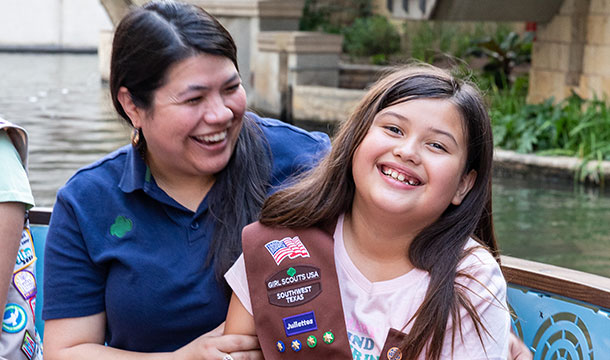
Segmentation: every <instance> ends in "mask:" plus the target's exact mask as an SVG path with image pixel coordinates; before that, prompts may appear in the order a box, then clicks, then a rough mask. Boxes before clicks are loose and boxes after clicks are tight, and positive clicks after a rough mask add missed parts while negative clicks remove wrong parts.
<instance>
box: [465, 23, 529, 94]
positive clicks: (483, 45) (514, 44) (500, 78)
mask: <svg viewBox="0 0 610 360" xmlns="http://www.w3.org/2000/svg"><path fill="white" fill-rule="evenodd" d="M533 39H534V34H533V33H530V32H528V33H525V35H524V36H523V37H520V36H519V34H517V33H516V32H514V31H510V32H508V33H506V34H504V33H503V32H501V31H498V32H496V34H495V36H484V37H482V38H480V39H478V40H476V41H475V42H474V44H473V47H472V48H471V49H470V51H469V52H468V53H469V54H471V55H474V56H477V57H485V58H486V59H487V63H486V64H485V65H484V66H483V72H484V73H485V74H488V75H490V76H493V78H494V82H495V83H496V85H497V86H498V87H500V88H504V87H508V86H510V83H511V81H512V79H511V73H512V70H513V68H514V67H515V66H517V65H520V64H523V63H530V62H531V59H532V42H533Z"/></svg>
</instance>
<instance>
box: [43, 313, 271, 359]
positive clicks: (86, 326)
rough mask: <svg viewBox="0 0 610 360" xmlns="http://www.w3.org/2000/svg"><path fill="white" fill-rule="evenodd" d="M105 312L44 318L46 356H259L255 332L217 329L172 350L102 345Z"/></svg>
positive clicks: (203, 357) (257, 357)
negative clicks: (226, 332)
mask: <svg viewBox="0 0 610 360" xmlns="http://www.w3.org/2000/svg"><path fill="white" fill-rule="evenodd" d="M105 326H106V313H103V312H102V313H98V314H94V315H90V316H83V317H78V318H66V319H56V320H47V321H46V322H45V334H44V358H45V360H57V359H91V360H96V359H113V360H114V359H117V360H165V359H167V360H178V359H184V360H191V359H192V360H196V359H201V360H206V359H222V358H223V356H224V355H226V354H229V353H230V354H231V355H232V356H233V358H234V359H236V360H237V359H252V360H254V359H262V355H261V354H260V351H256V350H255V349H258V348H259V344H258V340H257V339H256V337H255V336H245V335H224V336H217V335H216V333H218V331H214V330H213V331H211V332H210V333H208V334H205V335H202V336H200V337H198V338H197V339H195V340H193V341H192V342H191V343H189V344H187V345H185V346H184V347H182V348H180V349H178V350H176V351H175V352H173V353H138V352H132V351H125V350H120V349H116V348H112V347H109V346H104V333H105Z"/></svg>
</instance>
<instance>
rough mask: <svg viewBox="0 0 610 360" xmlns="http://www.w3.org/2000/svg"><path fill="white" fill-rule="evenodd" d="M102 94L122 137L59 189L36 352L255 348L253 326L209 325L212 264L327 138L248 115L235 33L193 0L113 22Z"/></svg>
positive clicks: (213, 302)
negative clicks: (244, 331) (226, 332)
mask: <svg viewBox="0 0 610 360" xmlns="http://www.w3.org/2000/svg"><path fill="white" fill-rule="evenodd" d="M110 91H111V96H112V99H113V103H114V106H115V108H116V110H117V111H118V113H119V114H120V115H121V116H122V117H123V118H124V119H125V120H126V121H127V123H128V124H129V125H130V126H132V127H133V129H134V132H133V139H132V145H131V146H126V147H123V148H121V149H118V150H117V151H115V152H113V153H111V154H109V155H107V156H106V157H104V158H103V159H101V160H99V161H97V162H96V163H94V164H91V165H89V166H87V167H85V168H83V169H81V170H79V171H78V172H77V173H76V174H75V175H74V176H73V177H72V178H71V179H70V180H69V181H68V182H67V184H66V185H65V186H64V187H63V188H62V189H60V191H59V192H58V196H57V201H56V204H55V207H54V210H53V216H52V219H51V223H50V227H49V233H48V236H47V245H46V252H45V279H46V281H45V284H44V286H45V303H44V307H43V318H44V319H45V320H46V322H45V338H44V341H45V358H46V359H77V358H87V359H106V358H112V359H119V358H120V359H132V358H138V359H140V358H151V359H152V358H155V359H156V358H160V359H161V358H172V359H173V358H176V359H199V358H201V359H210V358H211V359H221V358H223V356H225V355H227V354H229V353H230V354H231V355H232V356H233V358H234V359H248V358H258V357H260V353H259V352H256V351H251V350H253V349H257V348H258V343H257V340H256V338H255V337H250V336H212V335H216V334H220V333H221V330H218V331H216V332H213V333H209V332H210V331H212V330H213V329H215V328H217V327H218V326H219V325H220V324H221V323H222V322H223V321H224V319H225V316H226V312H227V307H228V301H229V297H228V294H229V292H228V289H227V288H226V286H225V285H224V282H223V281H221V279H222V274H224V272H225V271H226V270H227V269H228V267H229V266H230V265H231V264H232V263H233V262H234V260H235V259H236V258H237V256H238V255H239V254H240V252H241V246H240V236H239V235H240V232H241V228H242V227H243V226H244V225H245V224H247V223H249V222H252V221H254V220H255V219H256V218H257V216H258V212H259V210H260V206H261V204H262V201H263V199H264V197H265V196H266V195H267V194H268V193H269V192H270V190H271V189H272V188H273V186H276V185H279V184H280V183H281V182H282V181H283V180H284V179H285V178H286V177H287V176H289V175H291V174H293V173H295V172H298V171H300V170H302V169H303V168H308V167H310V166H311V165H312V162H313V161H314V160H315V159H317V158H318V157H319V153H320V152H324V151H325V150H326V149H327V148H328V146H329V141H328V137H327V136H326V135H321V134H317V133H307V132H305V131H303V130H300V129H297V128H295V127H292V126H289V125H286V124H283V123H281V122H279V121H276V120H270V119H262V118H259V117H257V116H256V115H254V114H252V113H247V112H246V95H245V92H244V89H243V87H242V85H241V80H240V77H239V73H238V69H237V59H236V49H235V44H234V42H233V40H232V38H231V36H230V35H229V33H228V32H227V31H226V30H225V29H224V28H223V27H222V26H221V25H220V24H219V23H218V22H217V21H216V20H215V19H214V18H213V17H212V16H210V15H209V14H207V13H206V12H205V11H203V10H202V9H200V8H198V7H195V6H192V5H187V4H181V3H173V2H167V1H163V2H152V3H148V4H146V5H145V6H144V7H142V8H138V9H135V10H133V11H132V12H130V13H129V14H128V15H127V16H126V17H125V18H124V19H123V20H122V21H121V23H120V24H119V26H118V27H117V29H116V33H115V38H114V42H113V51H112V60H111V75H110ZM206 333H208V334H206ZM201 334H206V335H201ZM104 344H107V346H104ZM142 353H148V354H142Z"/></svg>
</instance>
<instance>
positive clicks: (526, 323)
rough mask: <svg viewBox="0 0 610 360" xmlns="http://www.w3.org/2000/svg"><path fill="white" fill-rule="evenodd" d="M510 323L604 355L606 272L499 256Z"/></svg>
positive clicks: (554, 349) (590, 355)
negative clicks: (601, 274) (581, 269)
mask: <svg viewBox="0 0 610 360" xmlns="http://www.w3.org/2000/svg"><path fill="white" fill-rule="evenodd" d="M50 214H51V213H50V209H35V210H34V211H31V212H30V221H31V224H32V226H31V230H32V237H33V239H34V247H35V252H36V256H37V257H38V263H37V269H36V276H37V281H38V284H39V286H38V293H37V295H36V304H37V306H36V316H35V318H36V328H37V329H38V332H39V333H40V336H41V337H42V336H43V335H44V322H43V320H42V316H41V311H42V305H43V286H42V283H43V277H44V274H43V263H44V241H45V238H46V235H47V230H48V223H49V218H50ZM501 261H502V270H503V272H504V276H505V277H506V280H507V281H508V283H509V287H508V302H509V309H510V311H511V318H512V328H513V330H514V332H515V333H516V334H517V335H518V336H519V337H521V339H523V341H524V342H525V344H526V345H527V346H529V348H530V349H531V350H532V352H533V353H534V360H602V359H610V278H606V277H602V276H597V275H593V274H588V273H583V272H579V271H575V270H570V269H565V268H561V267H557V266H552V265H547V264H541V263H538V262H534V261H528V260H523V259H517V258H513V257H508V256H502V258H501Z"/></svg>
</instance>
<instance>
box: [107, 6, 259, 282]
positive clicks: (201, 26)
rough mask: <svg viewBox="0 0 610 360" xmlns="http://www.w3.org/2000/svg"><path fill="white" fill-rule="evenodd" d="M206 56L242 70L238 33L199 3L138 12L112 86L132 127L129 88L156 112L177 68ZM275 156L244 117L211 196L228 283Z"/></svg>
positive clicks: (124, 28) (116, 55) (125, 35)
mask: <svg viewBox="0 0 610 360" xmlns="http://www.w3.org/2000/svg"><path fill="white" fill-rule="evenodd" d="M201 53H205V54H212V55H219V56H224V57H226V58H228V59H229V60H231V62H233V64H234V65H235V68H236V69H237V68H238V67H237V49H236V46H235V42H234V41H233V38H232V37H231V35H230V34H229V32H228V31H227V30H226V29H225V28H224V27H223V26H222V25H221V24H220V23H219V22H218V20H216V19H215V18H214V17H213V16H212V15H210V14H208V13H207V12H206V11H205V10H203V9H201V8H200V7H197V6H195V5H191V4H185V3H180V2H173V1H152V2H149V3H147V4H145V5H144V6H142V7H138V8H134V9H132V10H131V11H130V12H129V13H128V14H127V15H126V16H125V17H124V18H123V20H121V22H120V23H119V25H118V26H117V28H116V31H115V35H114V40H113V44H112V57H111V63H110V81H109V87H110V94H111V97H112V102H113V104H114V107H115V109H116V111H117V112H118V113H119V115H120V116H121V117H122V118H123V119H124V120H125V121H126V122H127V123H128V124H129V125H132V123H131V120H130V119H129V117H128V116H127V114H126V112H125V110H124V109H123V107H122V105H121V103H120V102H119V100H118V93H119V89H120V88H121V87H125V88H127V90H129V94H130V96H131V100H132V101H133V103H134V104H135V105H136V106H137V107H139V108H141V109H145V110H152V108H153V106H154V104H153V102H154V94H155V92H156V91H157V89H159V88H160V87H162V86H163V85H164V84H165V83H166V81H167V79H166V76H167V74H168V71H169V69H170V67H171V66H172V65H174V64H176V63H178V62H180V61H182V60H185V59H187V58H189V57H191V56H195V55H197V54H201ZM145 147H146V140H145V138H144V134H140V141H139V143H138V150H140V151H141V152H142V153H143V154H144V153H145V151H146V150H145ZM269 156H270V152H269V151H268V145H267V143H266V140H265V139H264V137H263V135H262V132H261V130H260V128H259V127H258V125H257V124H256V123H255V122H254V121H253V120H252V119H250V118H248V116H244V118H243V126H242V128H241V131H240V134H239V138H238V140H237V144H236V145H235V149H234V151H233V155H232V157H231V159H230V160H229V163H228V164H227V165H226V167H225V168H224V169H223V170H222V171H220V173H218V174H216V182H215V184H214V188H213V190H214V191H211V192H210V193H209V195H208V204H209V205H208V206H209V211H210V213H211V214H212V216H214V218H215V223H214V236H213V238H212V243H211V245H210V252H209V253H208V259H207V261H206V265H209V264H210V263H213V264H214V267H215V272H216V276H217V278H218V279H219V281H221V282H222V283H223V284H224V280H223V278H222V276H223V275H224V273H225V272H226V270H228V268H229V267H230V266H231V265H232V264H233V262H234V261H235V259H236V258H237V256H239V254H240V253H241V230H242V228H243V227H244V226H245V225H247V224H248V223H250V222H252V221H255V220H256V218H257V217H258V214H259V211H260V207H261V205H262V203H263V200H264V198H265V196H266V192H267V188H268V180H269V176H270V161H269ZM237 179H239V181H237ZM225 286H226V285H225ZM225 289H227V288H225Z"/></svg>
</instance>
